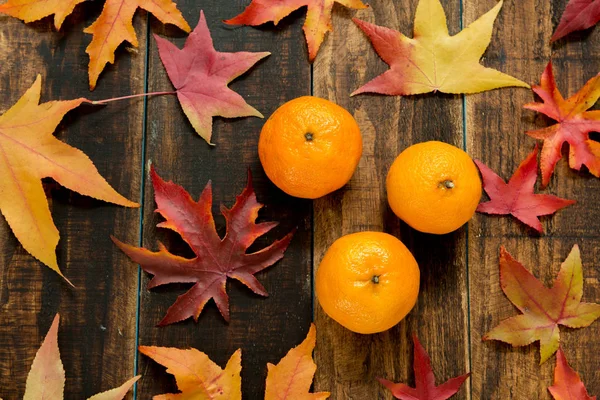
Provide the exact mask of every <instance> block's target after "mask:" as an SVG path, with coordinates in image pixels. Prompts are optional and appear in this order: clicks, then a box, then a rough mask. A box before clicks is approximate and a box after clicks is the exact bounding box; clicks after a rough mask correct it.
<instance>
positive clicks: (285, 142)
mask: <svg viewBox="0 0 600 400" xmlns="http://www.w3.org/2000/svg"><path fill="white" fill-rule="evenodd" d="M258 155H259V157H260V162H261V163H262V166H263V168H264V170H265V173H266V174H267V176H268V177H269V179H270V180H271V181H272V182H273V183H274V184H275V185H276V186H277V187H279V188H280V189H281V190H283V191H284V192H286V193H287V194H289V195H291V196H295V197H301V198H306V199H316V198H319V197H322V196H325V195H326V194H329V193H331V192H333V191H335V190H337V189H339V188H341V187H342V186H344V185H345V184H346V183H348V181H349V180H350V178H351V177H352V174H354V170H355V169H356V167H357V165H358V162H359V160H360V157H361V155H362V138H361V135H360V129H359V127H358V124H357V123H356V121H355V120H354V117H352V115H351V114H350V113H349V112H348V111H346V110H345V109H343V108H342V107H340V106H338V105H337V104H335V103H332V102H330V101H328V100H325V99H320V98H318V97H312V96H305V97H299V98H297V99H294V100H291V101H289V102H287V103H285V104H283V105H282V106H281V107H279V108H278V109H277V110H276V111H275V112H274V113H273V115H272V116H271V117H270V118H269V119H268V120H267V122H266V123H265V125H264V127H263V129H262V132H261V134H260V140H259V142H258Z"/></svg>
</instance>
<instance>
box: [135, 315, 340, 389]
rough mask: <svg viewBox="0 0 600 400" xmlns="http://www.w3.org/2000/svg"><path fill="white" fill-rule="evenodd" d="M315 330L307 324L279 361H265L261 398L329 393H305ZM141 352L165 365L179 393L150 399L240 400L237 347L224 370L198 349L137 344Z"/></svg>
mask: <svg viewBox="0 0 600 400" xmlns="http://www.w3.org/2000/svg"><path fill="white" fill-rule="evenodd" d="M315 342H316V330H315V326H314V324H313V325H311V327H310V331H309V332H308V336H307V337H306V339H305V340H304V341H303V342H302V343H301V344H300V345H299V346H297V347H295V348H293V349H291V350H290V351H289V352H288V353H287V355H286V356H285V357H283V358H282V359H281V361H280V362H279V364H277V365H273V364H267V367H268V370H269V372H268V375H267V389H266V392H265V400H324V399H327V398H328V397H329V393H327V392H321V393H309V391H310V386H311V385H312V380H313V377H314V375H315V371H316V369H317V366H316V364H315V362H314V361H313V359H312V352H313V350H314V348H315ZM139 350H140V352H141V353H142V354H145V355H147V356H148V357H150V358H152V359H153V360H154V361H156V362H157V363H159V364H161V365H163V366H165V367H167V372H168V373H169V374H172V375H174V376H175V380H176V381H177V387H178V388H179V390H180V391H181V393H177V394H174V393H172V394H163V395H159V396H154V400H171V399H172V400H175V399H177V400H240V399H241V398H242V378H241V372H242V351H241V350H239V349H238V350H237V351H236V352H235V353H233V355H232V356H231V358H230V359H229V361H228V362H227V366H226V367H225V369H221V367H219V366H218V365H217V364H215V363H214V362H213V361H211V359H210V358H208V356H207V355H206V354H204V353H202V352H201V351H198V350H196V349H187V350H181V349H177V348H174V347H154V346H140V348H139Z"/></svg>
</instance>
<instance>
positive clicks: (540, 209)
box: [475, 146, 575, 232]
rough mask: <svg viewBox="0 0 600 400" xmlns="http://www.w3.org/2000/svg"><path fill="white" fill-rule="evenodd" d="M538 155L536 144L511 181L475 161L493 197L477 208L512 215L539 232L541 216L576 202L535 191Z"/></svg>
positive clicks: (489, 194)
mask: <svg viewBox="0 0 600 400" xmlns="http://www.w3.org/2000/svg"><path fill="white" fill-rule="evenodd" d="M537 155H538V149H537V146H536V148H535V149H534V150H533V151H532V152H531V153H530V154H529V155H528V156H527V158H526V159H525V160H524V161H523V162H522V163H521V165H519V168H517V170H516V171H515V173H514V175H513V176H512V177H511V178H510V180H509V181H508V183H505V182H504V180H503V179H502V178H500V177H499V176H498V175H497V174H496V173H495V172H494V171H492V170H491V169H490V168H489V167H487V166H486V165H485V164H483V163H482V162H481V161H479V160H475V164H477V167H478V168H479V171H481V176H482V177H483V189H484V190H485V192H486V193H487V194H488V196H490V201H488V202H485V203H481V204H479V206H478V207H477V211H478V212H481V213H486V214H495V215H507V214H510V215H512V216H513V217H515V218H516V219H518V220H519V221H521V222H523V223H524V224H527V225H529V226H530V227H532V228H533V229H535V230H537V231H538V232H543V230H544V229H543V228H542V223H541V222H540V220H539V219H538V217H539V216H542V215H550V214H554V213H555V212H556V211H558V210H560V209H561V208H564V207H567V206H570V205H571V204H575V200H566V199H561V198H560V197H556V196H552V195H549V194H536V193H533V189H534V186H535V181H536V180H537Z"/></svg>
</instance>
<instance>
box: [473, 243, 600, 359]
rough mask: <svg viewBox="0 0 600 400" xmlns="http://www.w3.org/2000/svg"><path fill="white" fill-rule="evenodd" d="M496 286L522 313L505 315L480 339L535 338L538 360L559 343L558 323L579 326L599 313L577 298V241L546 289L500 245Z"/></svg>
mask: <svg viewBox="0 0 600 400" xmlns="http://www.w3.org/2000/svg"><path fill="white" fill-rule="evenodd" d="M500 286H501V287H502V291H503V292H504V294H505V295H506V297H508V299H509V300H510V301H511V302H512V303H513V304H514V305H515V306H516V307H517V308H518V309H519V311H521V312H522V313H523V314H521V315H517V316H515V317H511V318H508V319H505V320H504V321H502V322H501V323H500V324H499V325H498V326H496V327H495V328H494V329H492V330H491V331H490V332H488V333H487V334H486V335H485V336H484V337H483V340H500V341H503V342H505V343H510V344H512V345H513V346H526V345H528V344H530V343H533V342H535V341H538V340H539V342H540V364H542V363H544V362H545V361H546V360H547V359H548V358H550V356H551V355H552V354H554V352H556V350H557V349H558V347H559V343H560V329H559V325H563V326H568V327H569V328H583V327H586V326H589V325H590V324H592V322H594V321H595V320H596V319H598V317H600V304H595V303H584V302H582V301H581V298H582V297H583V267H582V265H581V255H580V253H579V247H578V246H577V245H575V246H573V250H571V253H569V256H568V257H567V259H566V260H565V261H564V262H563V263H562V265H561V267H560V272H559V273H558V276H557V277H556V279H555V280H554V283H553V284H552V288H550V289H549V288H547V287H546V286H544V284H543V283H542V282H540V281H539V280H538V279H537V278H536V277H535V276H533V275H532V274H531V272H529V271H527V270H526V269H525V267H523V265H522V264H521V263H520V262H518V261H517V260H515V259H514V258H513V257H512V256H511V255H510V254H509V253H508V251H506V249H505V248H504V247H501V248H500Z"/></svg>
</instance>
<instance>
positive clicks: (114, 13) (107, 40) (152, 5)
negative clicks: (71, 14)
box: [84, 0, 191, 90]
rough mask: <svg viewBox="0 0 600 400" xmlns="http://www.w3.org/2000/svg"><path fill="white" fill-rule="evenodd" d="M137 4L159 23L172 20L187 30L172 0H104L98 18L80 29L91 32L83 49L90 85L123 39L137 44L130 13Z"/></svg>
mask: <svg viewBox="0 0 600 400" xmlns="http://www.w3.org/2000/svg"><path fill="white" fill-rule="evenodd" d="M138 7H139V8H141V9H143V10H146V11H148V12H149V13H151V14H152V15H154V16H155V17H156V18H158V20H159V21H160V22H162V23H163V24H173V25H175V26H177V27H179V28H181V29H182V30H184V31H186V32H189V31H190V30H191V28H190V26H189V25H188V23H187V22H186V21H185V19H184V18H183V16H182V15H181V12H180V11H179V10H178V9H177V6H176V5H175V3H173V1H172V0H106V3H104V9H103V10H102V14H100V16H99V17H98V19H97V20H96V21H95V22H94V23H93V24H92V25H90V26H89V27H87V28H85V29H84V32H85V33H91V34H92V35H94V36H93V39H92V42H91V43H90V45H89V46H88V48H87V49H86V50H85V52H86V53H88V54H89V55H90V65H89V74H90V89H91V90H94V88H95V87H96V83H97V82H98V77H99V76H100V73H101V72H102V70H104V67H105V66H106V64H108V63H111V64H112V63H114V62H115V50H116V49H117V47H119V45H120V44H121V43H123V42H124V41H127V42H129V43H131V44H132V45H133V46H135V47H137V46H138V40H137V37H136V35H135V30H134V29H133V24H132V21H133V15H134V14H135V11H136V10H137V9H138Z"/></svg>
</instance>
